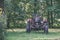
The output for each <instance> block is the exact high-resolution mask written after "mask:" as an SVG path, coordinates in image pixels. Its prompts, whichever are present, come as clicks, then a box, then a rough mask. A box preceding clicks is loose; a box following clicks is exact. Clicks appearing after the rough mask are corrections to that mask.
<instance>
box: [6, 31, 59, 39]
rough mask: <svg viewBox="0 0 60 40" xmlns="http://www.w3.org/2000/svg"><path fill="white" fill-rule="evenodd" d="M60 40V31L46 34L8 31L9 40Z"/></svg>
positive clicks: (41, 32)
mask: <svg viewBox="0 0 60 40" xmlns="http://www.w3.org/2000/svg"><path fill="white" fill-rule="evenodd" d="M55 39H58V40H59V39H60V31H55V30H54V31H52V30H51V31H50V30H49V33H48V34H44V33H43V31H40V32H35V31H32V32H31V33H26V32H25V31H21V30H19V31H15V32H12V31H7V40H55Z"/></svg>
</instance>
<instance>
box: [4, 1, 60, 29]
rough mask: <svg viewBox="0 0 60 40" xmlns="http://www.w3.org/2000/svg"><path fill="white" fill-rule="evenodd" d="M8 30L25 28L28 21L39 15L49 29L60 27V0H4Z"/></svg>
mask: <svg viewBox="0 0 60 40" xmlns="http://www.w3.org/2000/svg"><path fill="white" fill-rule="evenodd" d="M4 12H5V14H6V16H7V27H8V28H25V27H26V20H27V19H28V18H30V17H33V15H34V14H39V15H41V16H42V17H46V18H47V19H48V22H49V27H60V0H4Z"/></svg>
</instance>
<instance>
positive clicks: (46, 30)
mask: <svg viewBox="0 0 60 40" xmlns="http://www.w3.org/2000/svg"><path fill="white" fill-rule="evenodd" d="M44 33H46V34H48V26H45V27H44Z"/></svg>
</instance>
